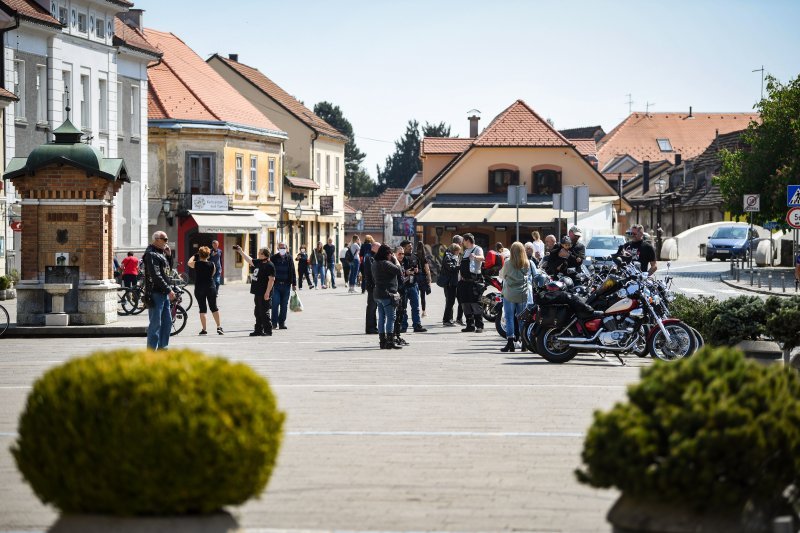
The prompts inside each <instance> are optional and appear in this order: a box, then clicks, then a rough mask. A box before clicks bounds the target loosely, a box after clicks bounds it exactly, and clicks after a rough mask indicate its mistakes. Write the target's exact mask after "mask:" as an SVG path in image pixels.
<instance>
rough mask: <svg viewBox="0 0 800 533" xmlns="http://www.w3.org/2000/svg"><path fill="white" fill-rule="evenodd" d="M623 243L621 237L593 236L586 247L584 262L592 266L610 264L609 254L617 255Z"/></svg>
mask: <svg viewBox="0 0 800 533" xmlns="http://www.w3.org/2000/svg"><path fill="white" fill-rule="evenodd" d="M625 242H626V241H625V237H623V236H622V235H595V236H594V237H592V238H591V239H589V243H588V244H587V245H586V262H587V263H588V264H593V265H599V264H604V263H611V254H615V253H617V250H618V249H619V247H620V246H622V245H623V244H625Z"/></svg>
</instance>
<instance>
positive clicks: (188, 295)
mask: <svg viewBox="0 0 800 533" xmlns="http://www.w3.org/2000/svg"><path fill="white" fill-rule="evenodd" d="M181 290H182V291H183V292H182V293H181V300H182V301H181V305H183V304H186V305H185V306H184V309H185V310H187V311H188V310H189V309H191V308H192V304H193V303H194V296H193V295H192V292H191V291H187V290H186V289H185V288H183V287H181ZM187 302H188V303H187Z"/></svg>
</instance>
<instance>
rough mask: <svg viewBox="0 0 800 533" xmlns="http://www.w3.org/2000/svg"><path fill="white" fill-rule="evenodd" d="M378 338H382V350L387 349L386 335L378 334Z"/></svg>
mask: <svg viewBox="0 0 800 533" xmlns="http://www.w3.org/2000/svg"><path fill="white" fill-rule="evenodd" d="M378 336H379V337H380V345H381V350H385V349H386V335H385V334H383V333H378Z"/></svg>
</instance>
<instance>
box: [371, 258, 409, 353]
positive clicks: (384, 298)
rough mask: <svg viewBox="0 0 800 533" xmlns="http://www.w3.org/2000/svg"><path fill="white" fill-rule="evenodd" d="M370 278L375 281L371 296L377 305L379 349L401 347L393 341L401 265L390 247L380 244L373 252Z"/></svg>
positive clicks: (396, 348)
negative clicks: (373, 258)
mask: <svg viewBox="0 0 800 533" xmlns="http://www.w3.org/2000/svg"><path fill="white" fill-rule="evenodd" d="M371 268H372V279H373V280H374V282H375V288H374V290H373V298H374V299H375V303H376V304H377V307H378V336H379V337H380V347H381V349H384V350H386V349H389V350H391V349H395V350H399V349H400V348H402V347H401V346H400V345H398V344H395V342H394V325H395V313H396V310H397V306H398V304H397V302H398V300H399V299H400V295H399V293H398V288H399V287H398V278H400V276H401V275H402V267H401V266H400V262H399V261H398V260H397V258H396V257H395V256H394V255H393V254H392V249H391V248H390V247H389V246H388V245H386V244H382V245H381V246H380V247H379V248H378V251H377V252H376V254H375V260H374V262H373V264H372V267H371Z"/></svg>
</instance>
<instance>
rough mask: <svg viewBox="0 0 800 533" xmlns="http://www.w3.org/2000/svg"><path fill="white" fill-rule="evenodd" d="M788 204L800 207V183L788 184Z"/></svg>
mask: <svg viewBox="0 0 800 533" xmlns="http://www.w3.org/2000/svg"><path fill="white" fill-rule="evenodd" d="M786 205H788V206H789V207H800V185H787V186H786Z"/></svg>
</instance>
